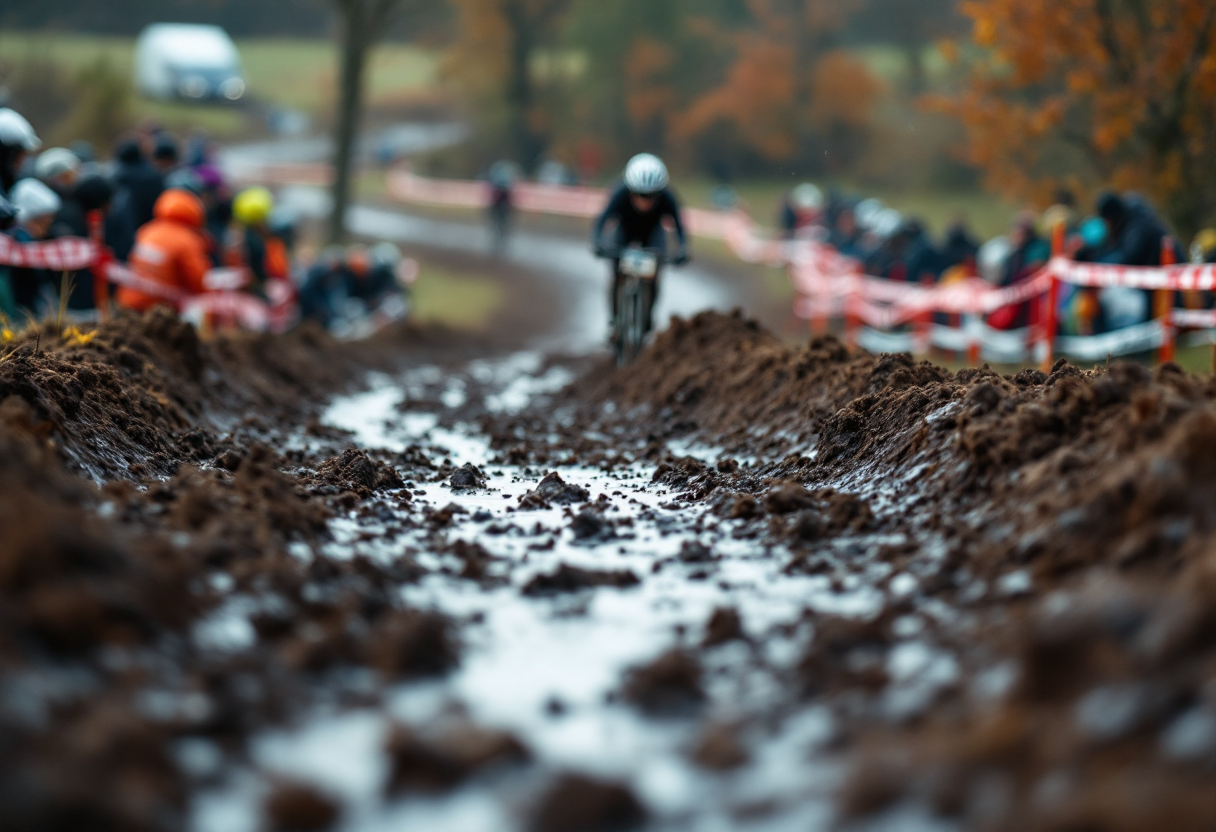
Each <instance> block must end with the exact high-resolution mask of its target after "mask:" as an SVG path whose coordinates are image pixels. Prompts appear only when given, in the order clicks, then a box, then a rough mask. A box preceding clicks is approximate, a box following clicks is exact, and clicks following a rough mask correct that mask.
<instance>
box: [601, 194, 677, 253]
mask: <svg viewBox="0 0 1216 832" xmlns="http://www.w3.org/2000/svg"><path fill="white" fill-rule="evenodd" d="M663 217H671V219H672V222H673V223H674V224H675V228H676V237H677V239H678V240H679V242H680V246H681V247H683V246H685V245H686V244H687V241H686V240H685V237H684V224H683V223H682V222H681V221H680V204H679V203H678V202H677V201H676V197H675V194H673V193H672V192H671V191H669V190H666V189H664V190H662V191H660V192H659V193H658V194H657V195H656V198H655V202H654V206H653V207H652V208H651V209H650V210H649V211H647V212H646V213H644V214H643V213H641V212H639V211H638V209H637V208H634V207H633V200H631V199H630V198H629V189H628V188H626V187H625V186H624V185H622V186H620V187H619V188H617V189H616V192H615V193H613V194H612V198H611V199H609V200H608V207H606V208H605V209H604V211H603V213H602V214H600V215H599V218H598V219H596V221H595V229H594V230H593V231H592V239H593V240H594V241H596V242H599V241H600V240H601V239H602V237H603V234H604V225H605V224H606V223H607V222H608V220H610V219H616V221H617V222H618V223H619V224H620V231H619V232H618V239H620V241H621V242H622V243H623V244H625V245H628V244H629V243H641V244H642V245H649V244H650V241H651V239H652V238H653V235H654V232H655V230H656V229H657V228H658V227H659V224H660V223H661V222H662V221H663Z"/></svg>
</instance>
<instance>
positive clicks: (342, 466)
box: [313, 448, 405, 500]
mask: <svg viewBox="0 0 1216 832" xmlns="http://www.w3.org/2000/svg"><path fill="white" fill-rule="evenodd" d="M313 481H314V482H315V483H316V486H315V489H314V490H315V492H316V493H320V494H325V493H328V494H336V493H340V492H342V491H351V492H354V493H355V494H357V495H359V497H360V498H362V499H364V500H366V499H368V498H369V497H371V496H372V494H373V493H375V492H377V491H389V490H396V489H400V488H404V487H405V483H404V482H403V481H402V479H401V475H400V474H398V473H397V471H396V469H394V468H393V467H392V466H390V465H386V464H385V463H383V462H380V461H378V460H374V459H372V458H371V457H369V456H368V455H367V452H366V451H361V450H359V449H357V448H347V449H346V450H345V451H343V452H342V454H341V455H340V456H336V457H333V458H332V459H327V460H325V462H323V463H322V464H321V466H320V467H319V468H318V469H317V473H316V476H315V477H314V478H313Z"/></svg>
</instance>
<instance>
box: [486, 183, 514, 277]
mask: <svg viewBox="0 0 1216 832" xmlns="http://www.w3.org/2000/svg"><path fill="white" fill-rule="evenodd" d="M516 178H517V174H516V168H515V165H514V164H513V163H511V162H508V161H506V160H500V161H497V162H495V163H494V164H493V165H491V166H490V205H489V209H488V210H489V219H490V236H491V246H492V247H493V250H494V256H495V257H502V256H503V255H504V254H506V253H507V238H508V236H509V235H510V233H511V214H512V208H513V204H512V191H513V190H514V188H515V180H516Z"/></svg>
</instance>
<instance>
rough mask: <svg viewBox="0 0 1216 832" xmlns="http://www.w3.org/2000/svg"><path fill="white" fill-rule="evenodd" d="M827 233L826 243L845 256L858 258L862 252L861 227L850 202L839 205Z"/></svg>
mask: <svg viewBox="0 0 1216 832" xmlns="http://www.w3.org/2000/svg"><path fill="white" fill-rule="evenodd" d="M835 213H836V218H835V221H834V222H833V223H832V230H831V232H830V233H829V234H828V244H829V245H831V246H832V248H834V249H836V250H837V251H839V252H840V253H841V254H843V255H845V256H846V257H856V258H858V259H860V258H861V257H862V256H863V254H862V245H861V228H860V227H859V226H858V225H857V213H856V210H855V209H854V207H853V205H851V204H843V205H840V206H839V207H838V208H837V209H836V212H835Z"/></svg>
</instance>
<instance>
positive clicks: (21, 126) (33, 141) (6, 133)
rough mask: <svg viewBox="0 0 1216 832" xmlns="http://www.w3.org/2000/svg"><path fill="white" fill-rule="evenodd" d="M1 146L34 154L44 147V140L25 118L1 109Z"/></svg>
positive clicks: (7, 109) (3, 108) (6, 109)
mask: <svg viewBox="0 0 1216 832" xmlns="http://www.w3.org/2000/svg"><path fill="white" fill-rule="evenodd" d="M0 144H5V145H8V146H9V147H19V148H21V149H22V150H28V151H30V152H33V151H35V150H37V149H38V148H40V147H42V140H41V139H39V138H38V134H37V133H35V132H34V128H33V127H31V126H30V123H29V122H28V121H26V120H25V116H23V115H21V114H20V113H18V112H17V111H16V110H10V109H9V108H8V107H0Z"/></svg>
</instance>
